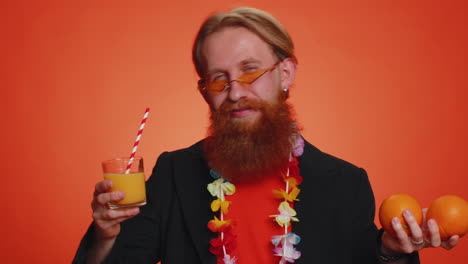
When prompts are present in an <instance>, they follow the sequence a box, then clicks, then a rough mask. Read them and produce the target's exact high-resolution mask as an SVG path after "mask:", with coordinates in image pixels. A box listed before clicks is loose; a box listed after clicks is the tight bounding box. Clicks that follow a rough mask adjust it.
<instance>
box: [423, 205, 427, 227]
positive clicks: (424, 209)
mask: <svg viewBox="0 0 468 264" xmlns="http://www.w3.org/2000/svg"><path fill="white" fill-rule="evenodd" d="M422 214H423V220H422V226H423V230H424V228H425V227H426V215H427V208H423V209H422Z"/></svg>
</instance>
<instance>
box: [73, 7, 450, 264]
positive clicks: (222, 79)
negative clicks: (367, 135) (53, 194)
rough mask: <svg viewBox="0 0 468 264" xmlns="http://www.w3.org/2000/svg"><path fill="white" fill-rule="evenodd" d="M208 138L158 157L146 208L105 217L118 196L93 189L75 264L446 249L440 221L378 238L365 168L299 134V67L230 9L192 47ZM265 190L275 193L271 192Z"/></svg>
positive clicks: (278, 32)
mask: <svg viewBox="0 0 468 264" xmlns="http://www.w3.org/2000/svg"><path fill="white" fill-rule="evenodd" d="M193 61H194V64H195V67H196V70H197V72H198V74H199V76H200V81H199V90H200V93H201V95H202V96H203V98H204V99H205V101H206V102H207V103H208V105H209V107H210V109H211V126H210V128H209V137H208V138H207V139H205V140H203V141H201V142H198V143H196V144H195V145H193V146H191V147H189V148H186V149H182V150H178V151H175V152H170V153H167V152H166V153H163V154H162V155H161V156H160V157H159V159H158V161H157V164H156V166H155V168H154V170H153V173H152V176H151V177H150V178H149V180H148V182H147V198H148V204H147V205H146V206H144V207H142V208H141V211H140V209H139V208H131V209H125V210H110V209H108V207H107V204H108V203H109V202H112V201H118V200H120V199H122V198H123V197H124V194H123V193H121V192H108V190H109V189H110V187H111V185H112V182H110V181H102V182H99V183H98V184H96V189H95V193H94V199H93V202H92V208H93V218H94V221H93V224H92V226H91V227H90V230H88V232H87V234H86V236H85V237H84V239H83V241H82V244H81V245H80V248H79V250H78V253H77V256H76V257H75V261H74V262H76V263H101V262H106V263H156V262H157V261H162V263H206V264H208V263H212V264H214V263H244V264H245V263H277V262H279V263H292V262H295V263H341V264H342V263H360V264H361V263H418V262H419V260H418V255H417V251H419V250H421V249H423V248H425V247H437V246H440V245H442V246H443V247H445V248H447V249H450V248H452V247H453V246H455V245H456V244H457V242H458V237H457V236H454V237H452V238H451V239H450V240H449V241H445V242H441V241H440V236H439V232H438V229H437V224H436V223H435V222H434V221H429V222H428V224H427V227H426V226H425V227H424V232H425V234H423V230H422V229H421V228H420V227H419V226H418V225H417V223H416V221H415V220H414V217H413V216H412V214H411V212H405V218H406V220H407V222H408V224H409V227H410V229H411V234H412V235H411V236H408V235H407V234H406V233H405V232H404V231H403V228H402V226H401V224H400V223H399V222H398V221H394V223H393V228H394V230H395V231H396V234H397V236H396V237H393V236H391V235H388V234H387V233H386V232H384V231H380V232H379V231H378V230H377V229H376V227H375V225H374V223H373V218H374V213H375V205H374V198H373V194H372V190H371V187H370V184H369V181H368V178H367V175H366V173H365V171H364V170H362V169H360V168H357V167H355V166H353V165H351V164H349V163H347V162H345V161H342V160H340V159H337V158H335V157H333V156H330V155H328V154H325V153H322V152H321V151H319V150H318V149H317V148H315V147H313V146H312V145H311V144H309V143H308V142H306V141H304V140H303V139H302V137H301V136H300V133H299V129H298V126H297V125H296V122H295V120H294V116H293V114H292V107H291V106H290V105H289V104H288V102H287V98H288V89H289V87H291V85H292V83H293V81H294V77H295V72H296V64H297V60H296V57H295V55H294V47H293V43H292V40H291V39H290V37H289V35H288V33H287V32H286V30H285V29H284V28H283V27H282V26H281V25H280V24H279V22H278V21H277V20H276V19H274V18H273V17H272V16H271V15H269V14H268V13H265V12H263V11H260V10H257V9H252V8H238V9H234V10H232V11H230V12H228V13H221V14H217V15H214V16H211V17H209V18H208V19H207V20H206V21H205V23H204V24H203V25H202V27H201V29H200V31H199V33H198V35H197V38H196V40H195V43H194V46H193ZM272 190H273V192H272Z"/></svg>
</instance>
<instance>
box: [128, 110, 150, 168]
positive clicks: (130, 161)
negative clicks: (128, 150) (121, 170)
mask: <svg viewBox="0 0 468 264" xmlns="http://www.w3.org/2000/svg"><path fill="white" fill-rule="evenodd" d="M149 111H150V109H149V108H146V111H145V115H144V116H143V120H141V125H140V129H138V134H137V137H136V140H135V144H133V150H132V154H131V155H130V159H129V160H128V164H127V170H126V171H125V174H129V173H130V168H132V163H133V160H134V159H135V153H136V151H137V148H138V144H139V143H140V139H141V134H142V133H143V128H145V124H146V119H148V115H149Z"/></svg>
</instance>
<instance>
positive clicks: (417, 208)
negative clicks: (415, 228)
mask: <svg viewBox="0 0 468 264" xmlns="http://www.w3.org/2000/svg"><path fill="white" fill-rule="evenodd" d="M405 209H409V210H410V211H411V213H412V214H413V215H414V218H415V219H416V222H417V223H418V225H421V223H422V219H423V214H422V208H421V205H420V204H419V202H418V201H417V200H416V199H415V198H414V197H412V196H411V195H408V194H403V193H399V194H394V195H392V196H390V197H388V198H387V199H385V200H384V201H383V202H382V204H381V205H380V210H379V219H380V224H381V225H382V227H383V229H385V231H386V232H388V233H389V234H391V235H393V236H396V234H395V231H394V230H393V227H392V219H393V218H394V217H398V219H399V220H400V223H401V226H402V227H403V230H405V232H406V233H407V234H408V235H410V234H411V232H410V229H409V226H408V224H407V223H406V220H405V218H404V217H403V211H404V210H405Z"/></svg>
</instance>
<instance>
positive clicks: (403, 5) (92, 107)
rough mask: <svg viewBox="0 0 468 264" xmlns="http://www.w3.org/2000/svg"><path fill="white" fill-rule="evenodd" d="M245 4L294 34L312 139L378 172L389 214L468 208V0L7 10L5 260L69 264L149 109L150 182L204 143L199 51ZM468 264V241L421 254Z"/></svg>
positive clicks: (146, 149)
mask: <svg viewBox="0 0 468 264" xmlns="http://www.w3.org/2000/svg"><path fill="white" fill-rule="evenodd" d="M9 2H14V3H9ZM137 2H138V3H137ZM377 2H378V3H377ZM239 5H250V6H255V7H258V8H261V9H265V10H267V11H269V12H271V13H272V14H273V15H275V16H276V17H277V18H278V19H279V20H280V21H282V23H283V24H284V25H285V26H286V28H288V30H289V31H290V33H291V35H292V37H293V39H294V41H295V43H296V46H297V56H298V58H299V68H298V74H297V79H296V84H295V86H294V87H293V90H292V94H291V96H292V97H291V101H292V102H293V103H294V105H295V106H296V110H297V113H298V117H299V120H300V123H301V124H302V126H303V127H304V131H303V135H304V136H305V137H306V138H307V139H308V140H309V141H311V142H312V143H313V144H315V145H316V146H318V147H319V148H320V149H322V150H323V151H326V152H329V153H332V154H334V155H336V156H339V157H341V158H343V159H346V160H348V161H350V162H353V163H355V164H357V165H359V166H361V167H364V168H365V169H366V170H367V171H368V173H369V177H370V180H371V183H372V184H373V187H374V192H375V196H376V203H377V205H378V204H380V203H381V201H382V200H383V199H384V198H385V197H387V196H389V195H390V194H393V193H396V192H405V193H409V194H412V195H414V196H415V197H417V198H418V199H419V200H420V202H421V203H422V204H423V205H424V206H428V205H429V203H430V201H431V200H433V199H435V198H436V197H439V196H441V195H443V194H447V193H451V194H457V195H460V196H462V197H463V198H465V199H468V188H467V186H468V180H467V178H466V166H467V164H468V162H467V161H468V160H467V155H466V154H465V152H464V151H466V150H467V149H468V141H467V135H468V131H467V128H468V125H467V113H468V106H467V105H468V104H467V103H466V100H467V98H468V96H467V95H468V92H467V86H466V83H467V74H466V73H467V72H466V62H467V61H468V57H467V49H466V47H468V38H467V34H466V28H467V26H468V23H467V17H466V10H467V9H466V5H465V4H464V1H442V0H441V1H420V2H417V3H416V2H415V1H403V0H395V1H390V0H388V1H375V0H365V1H340V2H337V1H325V0H323V1H306V0H303V1H271V0H256V1H244V2H240V1H214V0H203V1H192V2H189V1H187V2H184V3H182V2H178V1H154V0H153V1H135V2H133V1H75V2H74V3H72V2H67V3H64V1H3V2H2V3H1V4H0V10H1V11H0V29H1V32H2V34H1V38H2V41H1V43H0V51H1V68H0V70H1V71H0V72H1V80H2V84H1V87H2V88H1V91H2V96H1V104H0V107H1V108H2V109H1V110H2V113H3V116H2V118H3V120H4V121H3V122H2V123H3V125H2V127H3V129H1V131H2V132H1V133H2V135H1V140H2V142H1V143H2V157H1V158H2V161H3V171H4V172H5V173H4V174H3V175H4V176H3V177H2V178H3V180H2V184H1V185H0V186H1V187H0V188H1V189H0V190H1V192H0V199H1V201H3V208H2V217H1V220H0V221H1V225H2V227H3V229H2V231H1V232H2V238H3V239H2V241H1V242H0V250H1V254H0V259H2V262H3V263H28V262H35V263H69V262H70V261H71V259H72V257H73V255H74V253H75V250H76V248H77V246H78V243H79V240H80V239H81V236H82V235H83V233H84V232H85V230H86V228H87V226H88V224H89V223H90V221H91V209H90V206H89V204H90V200H91V196H92V192H93V188H94V184H95V182H97V181H99V180H100V179H101V178H102V175H101V168H100V161H101V160H104V159H108V158H111V157H116V156H123V155H128V154H129V152H130V150H131V146H132V144H133V140H134V138H135V136H136V132H137V128H138V125H139V122H140V119H141V117H142V115H143V111H144V109H145V107H151V109H152V113H151V115H150V118H149V121H148V123H147V127H146V128H145V132H144V134H143V139H142V144H141V145H140V148H139V154H140V155H142V156H144V157H145V159H146V160H145V164H146V170H147V171H150V169H151V168H152V166H153V165H154V162H155V160H156V157H157V156H158V155H159V154H160V153H161V152H162V151H164V150H174V149H177V148H181V147H185V146H188V145H190V144H191V143H193V142H195V141H197V140H199V139H201V138H203V136H204V135H205V130H206V127H207V116H208V115H207V113H208V108H207V106H206V105H205V103H204V102H203V100H202V98H201V97H200V96H199V94H198V93H197V90H196V87H195V83H196V80H197V76H196V74H195V71H194V69H193V66H192V64H191V58H190V48H191V45H192V40H193V38H194V36H195V33H196V30H197V28H198V26H199V25H200V23H201V22H202V20H203V19H204V18H205V17H206V16H207V15H208V14H209V13H210V12H212V11H215V10H224V9H226V8H230V7H235V6H239ZM311 210H313V208H311ZM308 239H320V238H308ZM467 257H468V239H467V238H463V239H462V240H461V243H460V245H459V246H458V247H457V248H455V249H454V250H452V251H445V250H442V249H428V250H424V251H423V253H422V260H423V263H466V259H467Z"/></svg>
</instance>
